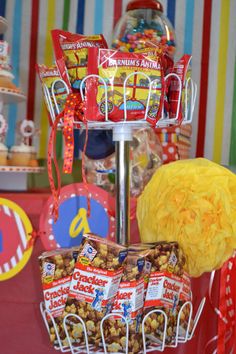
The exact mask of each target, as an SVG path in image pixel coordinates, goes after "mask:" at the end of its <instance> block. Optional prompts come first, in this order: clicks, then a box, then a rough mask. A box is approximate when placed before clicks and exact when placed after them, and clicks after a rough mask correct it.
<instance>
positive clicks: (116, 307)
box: [104, 252, 145, 353]
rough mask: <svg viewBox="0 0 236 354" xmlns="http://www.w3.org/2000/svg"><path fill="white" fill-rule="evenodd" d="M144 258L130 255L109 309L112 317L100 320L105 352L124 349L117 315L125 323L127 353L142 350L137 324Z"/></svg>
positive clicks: (141, 296) (123, 331)
mask: <svg viewBox="0 0 236 354" xmlns="http://www.w3.org/2000/svg"><path fill="white" fill-rule="evenodd" d="M144 277H145V258H144V257H141V256H139V255H138V254H135V253H134V252H131V253H130V254H129V255H128V257H127V258H126V260H125V263H124V274H123V276H122V279H121V282H120V286H119V290H118V293H117V295H116V297H115V301H114V304H113V308H112V313H114V317H110V318H109V319H108V320H107V321H104V335H105V340H106V343H107V344H108V348H107V350H108V351H109V352H120V351H123V350H125V346H126V324H125V322H124V320H122V319H119V317H116V316H115V314H116V313H118V314H120V315H122V316H123V317H125V318H126V320H127V322H128V323H129V352H132V353H138V352H139V351H140V350H142V336H141V335H140V334H141V327H140V325H141V321H142V312H143V303H144Z"/></svg>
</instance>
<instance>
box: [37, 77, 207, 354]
mask: <svg viewBox="0 0 236 354" xmlns="http://www.w3.org/2000/svg"><path fill="white" fill-rule="evenodd" d="M134 75H141V76H144V77H145V80H148V82H149V92H148V95H147V102H146V110H145V114H144V117H143V119H141V120H136V121H128V120H127V104H128V103H127V98H126V87H127V83H128V80H129V79H130V78H131V77H132V76H134ZM91 77H95V78H97V79H98V80H100V82H102V83H103V87H104V96H105V118H104V121H103V122H96V121H92V120H88V121H87V123H86V125H87V127H88V129H106V130H112V131H113V140H114V142H115V143H116V241H117V243H118V244H123V245H125V244H128V243H129V240H130V222H129V220H130V197H129V196H130V161H129V158H130V142H131V141H132V136H133V130H135V129H140V128H148V127H149V123H148V121H147V116H148V111H149V105H150V99H151V94H152V89H153V88H155V87H158V85H159V84H160V82H158V80H154V81H151V79H150V78H149V77H148V76H147V75H145V74H144V73H140V72H135V73H132V74H130V75H129V76H127V78H126V80H125V81H124V86H123V90H124V91H123V100H124V120H123V121H122V122H113V121H111V120H110V119H109V114H108V94H107V93H108V88H107V84H106V82H105V81H104V79H103V78H101V77H99V76H97V75H89V76H87V77H86V78H84V79H83V80H82V82H81V85H80V93H81V97H82V100H84V99H85V95H84V90H83V87H84V86H85V83H86V80H88V79H90V78H91ZM171 77H174V78H175V80H176V81H177V82H178V85H179V96H178V102H177V105H176V107H177V108H176V116H175V117H174V118H169V117H168V116H166V113H165V112H164V108H163V110H162V114H161V118H160V120H159V121H158V123H157V126H158V127H167V126H170V125H177V124H179V120H178V116H179V112H180V109H182V111H183V113H184V119H183V120H182V122H181V124H187V123H191V122H192V117H193V111H194V105H195V100H196V91H197V87H196V84H195V83H194V82H193V81H192V79H191V78H189V79H188V80H187V81H186V83H185V91H184V93H183V92H182V84H181V81H180V78H179V77H178V76H177V75H176V74H169V75H167V76H166V77H165V80H164V81H165V82H167V80H169V79H170V78H171ZM57 83H60V84H61V85H64V87H65V90H66V91H67V92H69V91H68V88H67V87H66V84H65V83H64V81H62V80H57V81H55V82H54V84H53V85H52V86H53V87H55V86H56V84H57ZM44 94H45V97H46V100H47V104H48V106H49V110H50V111H51V112H52V114H51V118H52V120H53V119H55V116H54V114H53V111H54V109H55V108H56V111H57V112H58V113H59V107H58V105H57V102H56V99H55V98H56V95H55V93H54V91H52V93H50V92H48V91H47V88H46V87H44ZM51 96H52V97H53V98H54V105H55V107H53V106H52V103H51V99H50V97H51ZM74 124H75V126H80V127H81V128H85V126H86V125H83V123H81V122H79V121H75V122H74ZM61 127H63V121H62V122H61ZM204 304H205V298H204V299H202V301H201V302H200V305H199V307H198V310H197V311H196V314H195V317H194V318H193V305H192V302H186V303H184V304H183V306H182V307H181V309H180V311H179V314H178V318H177V324H176V336H175V338H174V341H173V342H172V343H171V344H170V345H166V337H167V322H168V318H167V315H166V314H165V312H164V311H162V310H158V309H157V310H153V311H151V312H149V313H148V314H147V315H146V316H145V317H144V318H143V321H142V338H143V352H142V353H147V352H155V351H164V349H165V347H167V346H168V347H177V345H178V344H179V343H185V342H187V341H189V340H191V338H192V337H193V335H194V332H195V329H196V326H197V324H198V321H199V318H200V315H201V313H202V310H203V307H204ZM186 306H189V318H188V321H187V327H186V330H185V331H184V333H183V331H182V328H181V325H180V320H181V315H182V314H183V312H184V311H185V307H186ZM40 309H41V313H42V316H43V319H44V322H45V325H46V327H47V329H48V332H49V333H50V329H49V326H48V321H47V319H48V318H50V320H51V322H52V323H53V325H54V329H55V334H56V339H57V343H58V345H56V346H55V348H56V349H58V350H60V351H61V352H71V353H72V354H77V353H83V354H85V353H91V354H92V353H107V344H106V338H105V337H104V331H103V324H104V321H105V320H106V319H107V318H109V317H110V316H114V315H113V314H108V315H106V316H105V317H104V318H103V320H102V321H101V325H100V331H101V338H102V344H103V346H102V347H101V349H100V350H97V349H95V348H93V346H91V345H89V339H88V335H87V331H86V326H85V323H84V321H83V320H82V319H81V318H80V317H79V316H77V315H74V314H68V315H67V316H66V317H65V318H64V322H63V324H64V329H65V333H66V335H67V340H66V343H65V342H62V341H61V339H60V336H59V333H58V330H57V325H56V323H55V320H54V318H53V317H52V316H51V314H50V313H49V312H48V311H47V310H46V309H45V307H44V304H43V303H42V304H41V306H40ZM154 312H155V313H156V314H157V315H163V316H164V331H163V334H162V336H161V337H162V340H160V341H155V340H154V341H152V340H150V338H148V336H147V335H146V333H145V331H144V324H145V321H146V320H147V318H148V316H150V315H151V314H152V313H154ZM118 316H119V317H121V318H122V319H123V321H124V323H125V325H126V338H127V340H126V346H125V348H123V351H122V352H120V353H126V354H128V352H129V351H128V338H129V324H128V322H127V319H126V318H124V317H123V316H121V315H118ZM72 317H73V318H74V319H75V320H76V321H77V322H79V323H81V324H82V326H83V332H84V343H85V344H83V345H80V344H79V343H76V341H73V340H72V339H71V338H70V336H69V333H68V330H67V325H66V324H67V321H68V320H69V318H72ZM190 326H191V330H190ZM116 354H118V353H116Z"/></svg>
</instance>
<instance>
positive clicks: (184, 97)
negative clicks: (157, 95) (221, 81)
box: [43, 72, 197, 129]
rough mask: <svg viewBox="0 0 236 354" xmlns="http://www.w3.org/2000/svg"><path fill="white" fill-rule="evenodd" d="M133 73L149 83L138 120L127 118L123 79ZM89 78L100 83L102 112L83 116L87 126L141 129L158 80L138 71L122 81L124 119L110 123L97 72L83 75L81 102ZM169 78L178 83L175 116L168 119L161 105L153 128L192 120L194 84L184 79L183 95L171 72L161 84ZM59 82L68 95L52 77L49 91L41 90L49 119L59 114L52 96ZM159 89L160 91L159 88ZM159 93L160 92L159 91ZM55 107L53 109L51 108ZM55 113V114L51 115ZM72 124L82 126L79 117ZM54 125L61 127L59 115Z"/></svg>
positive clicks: (65, 87)
mask: <svg viewBox="0 0 236 354" xmlns="http://www.w3.org/2000/svg"><path fill="white" fill-rule="evenodd" d="M135 75H140V76H143V77H144V79H145V80H147V82H148V85H149V90H148V94H147V100H146V109H145V114H144V117H143V118H142V119H139V120H129V121H128V120H127V82H128V80H129V79H130V78H131V77H133V76H135ZM91 78H96V79H97V80H99V81H100V82H102V84H103V86H104V98H105V100H104V106H105V115H104V121H94V120H91V119H87V124H88V128H89V129H112V128H114V127H117V126H120V125H124V123H125V126H129V127H130V128H131V129H132V128H133V129H136V128H141V127H144V126H148V125H149V124H148V121H147V116H148V111H149V109H150V99H151V95H152V90H153V88H156V87H157V86H158V85H161V81H160V80H159V79H155V80H151V79H150V77H149V76H148V75H146V74H144V73H142V72H134V73H131V74H129V75H128V76H127V77H126V79H125V81H124V83H123V102H124V118H123V120H122V121H119V122H114V121H112V120H110V119H109V113H108V86H107V83H106V81H105V80H104V79H103V78H102V77H101V76H99V75H88V76H86V77H85V78H84V79H83V80H82V81H81V84H80V95H81V97H82V101H84V100H85V96H86V93H84V87H85V83H86V81H87V80H88V79H91ZM170 79H175V80H176V82H177V86H178V91H179V93H178V99H177V102H176V113H175V117H172V118H170V117H169V113H168V112H165V111H164V105H163V108H162V112H161V117H160V119H159V120H158V122H157V123H156V127H165V126H171V125H178V124H189V123H191V122H192V119H193V112H194V106H195V102H196V96H197V85H196V83H194V81H193V80H192V78H190V77H189V78H188V79H187V80H186V82H185V87H184V94H183V87H182V83H181V79H180V77H179V76H178V75H177V74H175V73H170V74H168V75H167V76H165V78H164V85H166V84H167V82H168V80H170ZM57 84H59V85H60V89H61V90H63V88H64V92H65V94H66V95H68V94H69V88H68V86H67V84H66V83H65V81H63V80H62V79H58V80H55V81H54V82H53V84H52V87H51V92H50V90H49V89H48V87H47V86H46V85H43V92H44V96H45V100H46V102H47V105H48V109H49V112H50V115H51V119H52V122H54V121H55V119H56V115H58V114H59V113H61V108H60V107H59V105H58V102H57V98H56V85H57ZM162 91H163V90H162ZM162 94H163V92H162ZM181 103H182V108H181ZM54 107H55V108H54ZM180 109H182V116H183V119H182V120H181V121H180V120H179V119H178V117H179V113H180ZM55 113H56V114H55ZM74 125H75V127H78V126H79V127H82V128H83V122H81V121H79V120H75V121H74ZM58 127H59V128H60V127H61V128H62V127H63V118H62V119H61V121H60V124H59V125H58Z"/></svg>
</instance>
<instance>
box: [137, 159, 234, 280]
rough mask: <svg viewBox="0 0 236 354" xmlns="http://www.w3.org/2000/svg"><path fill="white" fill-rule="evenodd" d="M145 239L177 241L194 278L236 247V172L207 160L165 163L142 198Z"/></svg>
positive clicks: (140, 211)
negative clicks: (235, 173)
mask: <svg viewBox="0 0 236 354" xmlns="http://www.w3.org/2000/svg"><path fill="white" fill-rule="evenodd" d="M137 219H138V223H139V230H140V235H141V240H142V242H156V241H162V240H165V241H177V242H178V243H179V245H180V246H181V248H182V249H183V251H184V253H185V255H186V258H187V269H186V270H187V272H188V273H189V274H190V275H191V276H194V277H197V276H200V275H201V274H202V273H204V272H209V271H212V270H213V269H217V268H220V267H221V266H222V265H223V263H224V262H225V261H226V260H227V259H228V258H229V257H230V256H231V255H232V253H233V250H234V249H235V248H236V175H234V174H233V173H232V172H230V171H229V170H227V169H226V168H224V167H222V166H220V165H218V164H215V163H213V162H211V161H208V160H207V159H203V158H200V159H193V160H182V161H176V162H173V163H170V164H168V165H164V166H162V167H160V168H159V169H158V170H157V171H156V173H155V174H154V175H153V177H152V179H151V181H150V182H149V183H148V184H147V186H146V188H145V189H144V191H143V193H142V194H141V196H140V197H139V199H138V205H137Z"/></svg>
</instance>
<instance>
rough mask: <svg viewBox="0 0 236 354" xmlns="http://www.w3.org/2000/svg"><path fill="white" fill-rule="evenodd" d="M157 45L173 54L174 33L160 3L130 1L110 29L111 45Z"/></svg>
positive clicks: (134, 48) (135, 47)
mask: <svg viewBox="0 0 236 354" xmlns="http://www.w3.org/2000/svg"><path fill="white" fill-rule="evenodd" d="M157 45H161V46H166V50H167V53H168V54H169V56H170V57H173V56H174V54H175V48H176V40H175V33H174V30H173V26H172V24H171V23H170V21H169V20H168V18H167V17H166V16H165V15H164V14H163V6H162V4H161V3H160V2H159V1H157V0H132V1H130V2H129V3H128V5H127V8H126V13H125V14H124V15H123V16H122V17H121V19H120V20H119V21H118V23H117V25H116V27H115V29H114V33H113V41H112V47H113V48H114V49H119V50H121V51H124V52H135V51H137V50H142V49H144V48H147V47H155V46H157Z"/></svg>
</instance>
